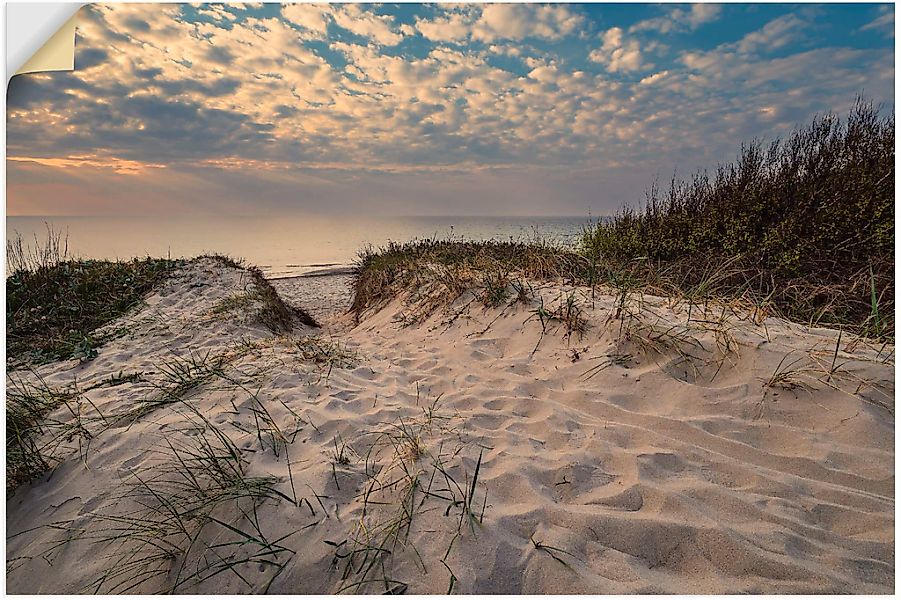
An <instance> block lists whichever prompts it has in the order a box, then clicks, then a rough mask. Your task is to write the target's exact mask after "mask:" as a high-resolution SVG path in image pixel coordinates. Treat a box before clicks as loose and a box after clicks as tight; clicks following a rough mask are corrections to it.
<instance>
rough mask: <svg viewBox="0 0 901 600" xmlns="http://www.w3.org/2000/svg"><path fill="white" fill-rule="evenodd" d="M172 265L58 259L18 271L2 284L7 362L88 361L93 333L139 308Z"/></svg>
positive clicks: (157, 261)
mask: <svg viewBox="0 0 901 600" xmlns="http://www.w3.org/2000/svg"><path fill="white" fill-rule="evenodd" d="M7 252H8V253H9V248H7ZM8 255H9V254H8ZM178 264H180V261H173V260H168V259H162V258H144V259H135V260H130V261H105V260H74V259H71V258H69V257H65V256H64V257H62V260H60V261H59V262H52V261H49V260H48V261H47V262H44V263H43V264H33V265H30V266H31V267H34V268H22V266H21V265H19V267H18V268H16V270H11V271H10V275H9V276H8V277H7V278H6V353H7V362H8V363H9V362H10V361H12V363H13V364H16V363H22V362H32V363H45V362H51V361H54V360H64V359H69V358H76V357H81V358H91V357H92V356H93V355H94V354H95V353H96V348H97V346H99V345H100V344H102V342H103V340H102V339H98V338H97V337H95V335H94V333H93V332H94V331H95V330H96V329H97V328H99V327H101V326H103V325H106V324H107V323H110V322H112V321H113V320H115V319H116V318H118V317H120V316H122V315H124V314H125V313H126V312H128V311H129V310H131V309H132V308H134V307H135V306H137V305H139V304H140V303H141V301H142V300H143V299H144V297H145V296H146V294H147V293H148V292H149V291H150V290H152V289H153V288H154V287H156V286H157V285H158V284H159V283H160V282H161V281H162V280H163V279H164V278H166V277H167V276H168V275H169V274H170V273H171V272H172V270H173V269H174V268H175V267H176V266H177V265H178ZM10 267H11V269H12V268H14V267H15V265H10Z"/></svg>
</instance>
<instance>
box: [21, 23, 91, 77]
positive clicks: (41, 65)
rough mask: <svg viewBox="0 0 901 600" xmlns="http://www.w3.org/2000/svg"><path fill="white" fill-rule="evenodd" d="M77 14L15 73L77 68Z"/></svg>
mask: <svg viewBox="0 0 901 600" xmlns="http://www.w3.org/2000/svg"><path fill="white" fill-rule="evenodd" d="M76 16H77V14H75V15H72V17H71V18H70V19H69V20H68V21H66V22H65V23H64V24H63V26H62V27H60V28H59V30H57V32H56V33H54V34H53V35H52V36H50V39H49V40H47V41H46V42H44V45H43V46H41V47H40V49H39V50H38V51H37V52H35V53H34V54H33V55H32V56H31V58H29V59H28V60H27V61H26V62H25V64H24V65H22V66H21V67H20V68H19V69H18V70H17V71H16V72H15V74H16V75H21V74H23V73H40V72H41V71H73V70H75V19H76Z"/></svg>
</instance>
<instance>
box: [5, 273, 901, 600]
mask: <svg viewBox="0 0 901 600" xmlns="http://www.w3.org/2000/svg"><path fill="white" fill-rule="evenodd" d="M248 281H249V280H248V279H247V278H246V277H245V276H244V275H243V274H242V272H241V271H238V270H234V269H229V268H226V267H223V266H221V265H219V264H218V263H214V262H211V261H199V262H195V263H193V264H191V265H190V266H189V267H186V268H185V270H184V271H183V272H182V273H180V274H179V275H178V276H177V277H174V278H173V279H172V280H171V281H169V282H168V283H167V284H165V285H164V287H163V288H162V289H161V290H160V291H159V292H158V293H156V294H154V295H152V296H151V297H150V298H148V300H147V305H146V306H145V307H143V308H142V309H141V310H139V311H136V312H135V313H133V314H131V315H129V316H128V317H126V318H124V319H122V320H120V321H119V322H118V323H116V324H114V325H113V328H114V329H115V330H116V331H120V332H121V333H120V336H119V337H118V338H116V339H113V340H112V341H110V342H108V343H107V344H106V345H105V346H104V347H102V348H101V349H100V350H99V355H98V356H97V357H96V358H94V359H93V360H91V361H88V362H85V363H79V362H78V361H69V362H65V363H57V364H50V365H45V366H42V367H40V368H39V369H38V370H37V372H38V374H40V375H41V376H42V377H43V378H44V379H45V381H46V382H47V385H49V386H66V385H70V384H72V382H73V380H74V379H76V378H77V382H78V386H79V387H80V388H81V389H82V390H84V389H85V388H87V387H90V384H91V383H95V382H101V381H103V380H105V379H108V378H110V377H111V376H114V375H116V374H119V373H126V374H127V373H134V372H141V373H143V375H142V379H143V381H138V382H127V383H122V384H121V385H116V386H114V387H110V386H103V387H98V388H96V389H93V390H91V391H88V392H84V394H83V395H84V397H86V398H88V399H90V401H91V402H92V403H93V405H94V406H96V411H95V410H94V409H93V408H91V407H90V406H89V405H88V404H87V403H84V405H83V409H84V413H83V418H84V420H85V422H86V423H88V424H87V425H86V427H87V429H89V430H90V431H91V432H92V434H93V437H92V439H91V440H90V447H89V449H87V450H85V447H84V444H83V445H82V448H81V450H79V448H78V440H77V439H73V441H72V442H70V443H68V444H66V443H64V444H63V445H61V446H60V448H59V449H58V450H57V454H58V455H59V457H60V459H61V462H60V463H59V465H58V466H57V467H56V468H55V469H54V470H53V471H52V472H51V473H48V474H47V475H45V476H43V477H41V478H39V479H37V480H35V481H33V482H32V483H29V484H25V485H23V486H21V487H20V488H19V489H17V490H16V491H15V493H14V494H12V495H11V496H10V497H9V498H8V500H7V564H8V567H7V570H8V574H7V589H8V591H9V592H11V593H35V592H40V593H63V592H79V591H94V590H100V591H120V592H121V591H125V590H128V591H131V592H135V593H151V592H158V591H170V590H172V589H173V587H174V588H175V591H177V592H181V593H243V592H251V591H252V592H263V591H267V592H270V593H286V594H287V593H291V594H296V593H335V592H338V591H342V590H343V591H350V592H354V591H360V592H369V593H380V592H383V591H385V589H386V588H388V589H390V590H391V591H393V592H396V593H399V592H406V593H445V592H447V591H449V590H451V591H452V592H453V593H596V594H609V593H802V592H803V593H823V592H842V593H891V592H892V591H893V588H894V516H893V515H894V412H893V411H894V375H893V364H892V362H893V358H888V359H887V358H886V355H887V354H890V353H893V349H891V348H878V347H875V346H871V345H867V344H865V343H852V344H850V345H849V342H851V338H849V337H848V336H845V337H844V338H843V341H842V343H841V345H840V347H839V351H838V353H837V354H836V352H835V348H836V340H837V336H838V332H837V331H833V330H828V329H813V330H811V329H808V328H805V327H801V326H798V325H793V324H789V323H786V322H784V321H781V320H778V319H774V318H767V319H765V320H764V321H762V322H760V323H757V322H754V321H753V320H749V319H739V318H738V316H725V324H715V323H714V322H718V321H719V320H720V317H722V316H724V315H730V314H732V313H730V312H728V311H726V312H722V309H720V308H715V309H714V308H711V310H710V311H708V312H707V313H703V312H701V311H699V309H697V308H694V309H693V310H694V312H693V315H692V321H689V320H688V315H687V309H686V307H685V306H684V305H683V306H680V305H675V304H674V303H672V302H670V301H668V300H665V299H660V298H652V297H645V298H642V299H641V301H640V302H639V299H638V298H633V299H631V300H630V302H629V303H627V305H626V306H625V312H624V311H623V309H622V308H621V309H620V312H619V315H618V316H619V318H616V317H617V303H616V298H615V296H614V295H613V293H612V292H609V293H608V294H605V293H604V290H602V289H601V288H598V290H596V293H595V295H594V297H593V298H592V297H591V291H590V290H587V289H582V288H576V289H572V288H569V287H566V286H563V285H562V284H559V283H546V284H542V285H538V284H535V290H534V294H533V297H532V299H530V300H529V301H528V302H524V303H519V302H511V303H510V304H509V305H505V306H502V307H497V308H485V307H483V306H482V305H481V304H479V303H478V302H472V301H471V300H472V295H471V294H466V295H464V296H463V297H462V298H460V299H459V300H457V301H456V302H455V303H454V304H453V305H451V306H450V307H447V308H446V309H443V310H439V311H437V312H435V313H434V314H431V315H427V316H425V315H422V314H420V313H419V312H418V311H417V307H416V306H415V305H412V304H411V302H412V301H410V300H409V299H404V298H399V299H397V300H395V301H393V302H391V303H390V304H388V305H387V306H385V307H383V308H382V309H381V310H377V311H372V312H370V313H368V314H364V315H362V317H361V319H360V321H359V322H357V321H356V320H355V319H354V317H353V316H352V315H346V314H343V313H341V311H338V310H335V308H336V306H337V301H336V300H328V299H329V298H333V296H332V295H331V294H332V293H333V292H334V289H337V287H341V282H337V281H336V282H335V286H337V287H335V286H333V288H334V289H332V290H325V291H322V290H320V291H321V292H322V294H320V296H319V297H320V299H322V298H325V299H326V300H325V301H320V302H319V305H318V306H307V304H305V303H304V302H305V300H309V299H312V297H313V296H314V295H315V294H312V293H310V291H309V290H310V286H326V287H327V285H328V284H327V283H326V278H320V280H319V281H317V282H316V283H312V278H311V279H310V280H306V281H303V280H292V281H289V282H281V283H279V282H276V285H277V287H278V289H279V290H280V292H281V293H282V294H283V295H284V296H285V297H286V299H288V300H289V301H291V302H294V303H299V304H300V305H302V306H304V307H305V308H307V309H308V310H311V312H313V314H314V316H316V317H317V318H318V319H320V321H322V322H324V325H325V326H324V327H323V329H322V330H313V329H306V328H299V329H297V330H296V331H295V332H293V333H292V334H291V336H276V335H274V334H272V333H271V332H269V331H268V330H266V329H265V328H264V327H263V326H262V325H260V324H259V323H257V322H256V320H255V319H254V318H253V316H252V311H251V310H249V309H248V307H247V306H242V307H240V308H238V309H236V310H234V311H226V312H222V311H221V310H217V308H216V307H217V306H218V307H221V306H222V304H221V303H222V300H223V299H226V298H230V297H234V296H236V295H239V294H242V293H244V292H245V289H246V286H247V285H248ZM344 283H346V281H345V282H344ZM292 290H293V291H292ZM570 293H573V298H574V299H575V302H576V305H577V306H579V307H580V310H581V313H580V317H581V319H580V323H581V322H582V321H584V324H585V326H586V329H585V331H584V332H583V333H581V334H580V333H578V332H571V333H570V334H567V331H566V327H565V325H563V324H562V323H559V322H550V323H548V325H547V327H546V329H545V330H544V332H542V325H541V322H540V319H539V318H538V315H537V313H536V312H533V311H535V310H536V308H537V307H538V306H539V304H540V303H539V300H538V298H539V297H540V298H543V299H544V302H545V305H546V306H547V307H548V308H549V309H553V308H554V307H556V306H557V304H558V303H559V302H562V301H565V299H566V297H567V296H568V295H569V294H570ZM335 294H337V292H335ZM334 298H337V295H335V296H334ZM342 302H345V304H343V305H341V306H346V302H347V300H346V297H345V299H344V300H342ZM312 304H313V305H316V302H312ZM736 314H738V313H737V312H736ZM627 315H632V316H633V317H634V318H632V319H629V318H624V317H627ZM641 324H643V325H641ZM624 332H625V333H624ZM626 334H628V335H626ZM192 353H193V357H194V364H197V363H198V362H199V363H203V364H208V363H211V362H215V361H214V360H213V359H214V358H215V357H221V358H220V359H219V361H218V362H217V364H219V367H218V370H216V373H215V374H212V375H208V377H207V378H205V379H204V378H199V379H202V381H199V382H195V383H196V385H194V386H193V387H186V388H182V389H178V390H176V391H175V392H173V391H172V390H173V387H172V382H171V377H169V379H170V381H167V376H166V373H165V371H164V370H163V369H161V366H162V365H164V364H166V363H167V362H168V363H169V364H170V367H169V369H170V374H171V369H172V366H171V365H172V364H183V363H177V362H176V363H173V361H174V360H177V359H174V358H173V357H189V356H192ZM207 354H209V357H211V358H208V359H207V360H206V361H204V360H201V359H198V358H197V357H198V356H206V355H207ZM786 356H789V358H788V360H784V359H785V357H786ZM795 359H798V362H797V363H794V362H793V361H794V360H795ZM789 365H791V366H790V367H789ZM836 365H838V368H836ZM796 369H801V371H798V372H794V370H796ZM189 371H190V369H189ZM197 371H202V372H203V373H206V371H203V369H197ZM780 371H782V372H783V377H781V378H778V377H777V378H776V379H777V380H778V381H776V380H774V378H773V375H774V372H780ZM195 374H196V373H195ZM19 378H25V379H26V380H29V381H34V379H35V375H34V374H24V373H12V374H8V376H7V386H8V388H9V387H10V385H11V382H12V381H14V380H17V379H19ZM768 382H769V384H770V385H767V383H768ZM161 390H168V391H169V392H171V393H170V396H171V397H170V396H166V397H167V398H169V399H170V400H171V401H170V402H166V403H160V404H159V405H158V406H155V407H153V408H149V409H148V405H147V399H148V398H160V393H161ZM129 410H131V411H132V412H130V413H129V412H128V411H129ZM98 411H99V412H100V413H103V414H104V415H105V417H106V419H107V421H108V422H107V423H104V422H102V421H100V420H99V418H96V414H95V413H96V412H98ZM113 415H116V417H115V418H114V417H113ZM122 415H127V417H124V416H122ZM136 415H137V416H136ZM266 415H268V416H266ZM53 417H54V418H57V419H59V420H61V421H64V420H65V419H66V413H65V412H64V410H63V409H61V410H60V411H58V413H55V414H54V415H53ZM91 418H93V420H91ZM192 423H193V425H192ZM217 432H218V433H217ZM220 434H221V435H224V436H225V438H224V439H226V440H230V441H229V442H223V441H222V440H223V438H222V437H217V436H218V435H220ZM48 435H49V434H48ZM203 440H212V441H209V442H207V446H205V447H208V448H213V449H216V448H218V449H219V451H218V452H214V453H213V454H214V455H217V456H219V455H220V454H221V455H222V456H228V455H229V454H230V452H231V450H229V449H231V448H234V449H236V451H237V454H238V455H239V456H240V459H239V462H240V464H241V467H240V470H239V471H240V474H239V475H237V476H232V477H231V478H230V479H228V481H229V482H230V483H229V484H228V485H225V486H223V485H220V484H217V485H219V487H216V485H213V484H212V483H211V480H208V479H204V478H203V476H199V475H198V476H197V478H198V479H197V484H196V485H194V486H192V485H188V484H186V483H185V481H186V479H185V476H184V475H183V474H184V473H186V472H190V473H194V472H195V471H192V469H194V466H192V465H197V464H200V462H201V460H200V459H199V458H195V459H193V460H197V461H198V462H197V463H191V462H190V461H188V462H183V463H180V464H181V465H182V467H181V468H177V467H176V468H173V465H178V464H179V463H177V458H178V457H179V456H180V457H181V458H182V459H184V458H185V457H186V456H187V455H188V454H189V450H188V449H190V448H195V449H196V448H198V447H203V443H202V442H203ZM217 440H218V441H217ZM232 443H233V446H232V445H231V444H232ZM217 444H218V445H217ZM196 456H198V455H197V454H196V453H195V457H196ZM229 461H231V462H229ZM222 462H223V463H227V464H229V465H231V464H237V463H235V462H234V461H233V460H232V459H229V458H223V459H222ZM235 472H238V471H235ZM476 472H477V476H476ZM474 478H475V483H473V480H474ZM142 482H143V483H142ZM220 483H221V482H220ZM229 486H230V487H229ZM226 488H227V489H226ZM248 489H253V490H256V492H253V493H251V494H250V495H247V493H246V490H248ZM223 490H225V491H223ZM236 490H245V492H241V493H238V492H237V491H236ZM273 490H274V491H273ZM254 494H255V495H254ZM179 506H182V507H184V506H190V507H192V510H193V512H191V513H186V512H184V511H181V512H180V509H177V507H179ZM172 507H175V509H173V511H174V512H176V513H179V518H178V519H173V518H171V514H172V512H173V511H169V512H167V511H168V509H169V508H172ZM167 515H168V516H167ZM112 537H116V538H117V539H116V540H115V541H110V540H109V538H112ZM161 548H162V550H161ZM142 561H143V562H142ZM129 565H131V566H132V570H131V571H129V570H128V567H129ZM152 569H156V571H154V572H151V570H152ZM141 573H143V574H149V575H148V576H147V577H139V574H141ZM128 582H131V583H128ZM134 582H136V585H135V586H134V587H129V586H130V585H132V583H134Z"/></svg>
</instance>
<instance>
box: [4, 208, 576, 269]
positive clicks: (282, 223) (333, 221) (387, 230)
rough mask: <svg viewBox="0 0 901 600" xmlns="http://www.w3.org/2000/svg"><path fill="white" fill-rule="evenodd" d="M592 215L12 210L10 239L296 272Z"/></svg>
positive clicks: (563, 238) (563, 239)
mask: <svg viewBox="0 0 901 600" xmlns="http://www.w3.org/2000/svg"><path fill="white" fill-rule="evenodd" d="M588 223H589V218H588V217H360V216H328V217H326V216H280V217H269V216H266V217H262V216H260V217H256V216H254V217H220V216H216V217H193V216H192V217H178V218H177V217H165V218H160V217H7V219H6V239H7V240H10V239H13V238H14V237H15V236H16V233H20V234H21V235H22V236H23V238H24V239H25V241H26V242H29V241H30V242H31V243H32V244H33V243H34V237H35V236H37V238H38V240H43V239H45V238H46V235H47V226H48V225H49V226H50V227H52V228H53V229H54V230H55V231H57V232H61V233H62V234H63V235H68V243H69V252H70V254H72V255H74V256H76V257H78V258H100V259H128V258H133V257H144V256H155V257H166V256H169V257H172V258H179V257H193V256H196V255H198V254H204V253H213V252H217V253H221V254H227V255H229V256H232V257H235V258H243V259H245V260H246V261H247V262H249V263H250V264H254V265H257V266H258V267H260V268H261V269H263V271H264V272H265V273H266V275H267V276H269V277H290V276H295V275H302V274H305V273H310V272H314V271H320V270H324V269H338V268H341V267H346V266H349V265H351V264H352V263H353V261H354V259H355V258H356V256H357V253H358V252H359V250H360V249H361V248H364V247H366V246H367V245H372V246H374V247H378V246H382V245H384V244H386V243H387V242H389V241H395V242H406V241H410V240H413V239H423V238H439V239H447V238H461V237H463V238H466V239H474V240H488V239H495V240H509V239H514V240H532V239H534V238H536V237H538V238H541V239H544V240H548V241H551V242H554V243H558V244H562V245H574V244H576V243H577V242H578V237H579V233H580V232H581V230H582V227H583V226H585V225H587V224H588Z"/></svg>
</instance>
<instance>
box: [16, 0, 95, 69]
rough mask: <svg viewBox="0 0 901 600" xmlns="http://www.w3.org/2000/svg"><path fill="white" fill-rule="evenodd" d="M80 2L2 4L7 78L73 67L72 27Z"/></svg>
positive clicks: (73, 43)
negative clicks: (4, 14)
mask: <svg viewBox="0 0 901 600" xmlns="http://www.w3.org/2000/svg"><path fill="white" fill-rule="evenodd" d="M81 6H82V5H81V4H75V3H63V2H55V3H28V4H25V3H20V2H10V3H8V4H7V5H6V33H7V36H6V43H7V62H6V77H7V81H9V79H10V78H12V77H13V76H14V75H20V74H23V73H39V72H44V71H72V70H74V69H75V27H76V23H77V15H78V11H79V9H80V8H81Z"/></svg>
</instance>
